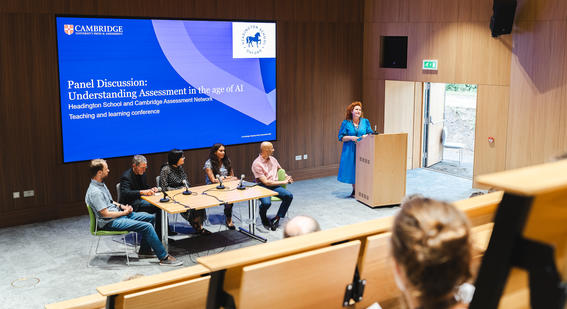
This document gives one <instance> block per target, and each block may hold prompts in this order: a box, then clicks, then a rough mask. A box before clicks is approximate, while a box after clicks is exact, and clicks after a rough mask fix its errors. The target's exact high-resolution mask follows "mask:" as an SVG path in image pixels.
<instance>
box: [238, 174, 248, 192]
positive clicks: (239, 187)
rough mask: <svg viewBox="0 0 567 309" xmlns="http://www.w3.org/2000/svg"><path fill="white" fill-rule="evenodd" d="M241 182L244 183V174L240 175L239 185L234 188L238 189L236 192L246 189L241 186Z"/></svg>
mask: <svg viewBox="0 0 567 309" xmlns="http://www.w3.org/2000/svg"><path fill="white" fill-rule="evenodd" d="M243 181H244V174H242V175H240V183H239V184H238V187H236V189H238V190H244V189H246V187H245V186H243V185H242V182H243Z"/></svg>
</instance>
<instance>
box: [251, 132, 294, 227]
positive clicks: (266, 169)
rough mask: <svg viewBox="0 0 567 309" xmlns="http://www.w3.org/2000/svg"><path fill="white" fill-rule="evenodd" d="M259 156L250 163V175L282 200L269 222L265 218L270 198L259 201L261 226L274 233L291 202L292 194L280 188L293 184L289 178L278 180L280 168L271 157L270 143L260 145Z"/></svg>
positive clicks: (272, 150)
mask: <svg viewBox="0 0 567 309" xmlns="http://www.w3.org/2000/svg"><path fill="white" fill-rule="evenodd" d="M260 151H261V152H260V155H258V157H257V158H256V160H254V162H253V163H252V173H253V174H254V177H255V178H256V182H258V183H259V184H260V185H261V186H264V187H266V188H268V189H270V190H273V191H276V192H277V193H278V197H279V198H280V199H281V200H282V203H281V205H280V208H279V209H278V213H277V215H276V216H275V217H273V218H272V219H271V220H268V217H267V216H266V214H267V212H268V208H270V206H271V205H272V199H271V197H264V198H261V199H260V218H261V219H262V224H263V225H264V226H265V227H266V228H269V229H271V230H272V231H275V230H276V229H277V228H278V226H279V223H280V219H281V218H283V217H285V214H286V213H287V210H288V208H289V205H290V204H291V201H292V200H293V194H291V192H289V191H288V190H286V189H285V188H283V187H282V185H286V184H291V183H293V179H292V178H291V176H289V175H288V176H286V179H284V180H278V169H280V168H282V167H281V166H280V164H279V163H278V160H276V158H274V157H273V156H272V154H273V153H274V146H273V145H272V143H270V142H263V143H262V144H261V145H260Z"/></svg>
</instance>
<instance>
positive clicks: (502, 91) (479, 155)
mask: <svg viewBox="0 0 567 309" xmlns="http://www.w3.org/2000/svg"><path fill="white" fill-rule="evenodd" d="M509 95H510V89H509V87H508V86H489V85H479V86H478V90H477V105H476V124H475V126H476V132H475V139H474V142H475V144H474V154H475V156H474V167H475V168H474V175H473V176H474V177H476V176H479V175H483V174H488V173H493V172H498V171H502V170H505V169H506V140H507V139H506V137H507V135H508V133H507V129H508V103H509V101H510V99H509ZM489 137H493V138H494V143H492V144H491V143H489V142H488V138H489Z"/></svg>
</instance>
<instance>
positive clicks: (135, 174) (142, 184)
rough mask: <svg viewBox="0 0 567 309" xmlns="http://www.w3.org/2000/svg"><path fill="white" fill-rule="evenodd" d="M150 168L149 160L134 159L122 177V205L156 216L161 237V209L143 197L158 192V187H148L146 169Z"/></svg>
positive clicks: (144, 158)
mask: <svg viewBox="0 0 567 309" xmlns="http://www.w3.org/2000/svg"><path fill="white" fill-rule="evenodd" d="M147 168H148V160H147V159H146V157H144V156H142V155H135V156H134V157H133V158H132V168H130V169H128V170H127V171H125V172H124V174H122V177H120V201H119V202H120V203H121V204H125V205H131V206H132V208H134V211H137V212H140V211H142V212H147V213H151V214H155V216H156V222H155V224H156V226H155V229H156V233H157V234H158V235H161V228H162V227H161V216H162V211H161V209H159V208H157V207H156V206H154V205H152V204H150V202H148V201H146V200H143V199H142V196H144V195H145V196H150V195H154V194H155V193H156V192H158V189H157V188H156V187H150V186H149V185H148V179H147V176H146V169H147Z"/></svg>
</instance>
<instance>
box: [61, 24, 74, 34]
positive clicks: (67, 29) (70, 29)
mask: <svg viewBox="0 0 567 309" xmlns="http://www.w3.org/2000/svg"><path fill="white" fill-rule="evenodd" d="M63 29H64V30H65V33H67V35H71V34H73V32H75V31H74V30H73V25H65V26H64V27H63Z"/></svg>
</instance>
